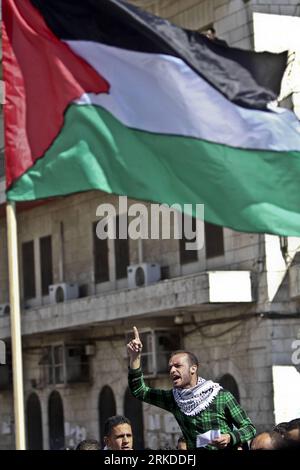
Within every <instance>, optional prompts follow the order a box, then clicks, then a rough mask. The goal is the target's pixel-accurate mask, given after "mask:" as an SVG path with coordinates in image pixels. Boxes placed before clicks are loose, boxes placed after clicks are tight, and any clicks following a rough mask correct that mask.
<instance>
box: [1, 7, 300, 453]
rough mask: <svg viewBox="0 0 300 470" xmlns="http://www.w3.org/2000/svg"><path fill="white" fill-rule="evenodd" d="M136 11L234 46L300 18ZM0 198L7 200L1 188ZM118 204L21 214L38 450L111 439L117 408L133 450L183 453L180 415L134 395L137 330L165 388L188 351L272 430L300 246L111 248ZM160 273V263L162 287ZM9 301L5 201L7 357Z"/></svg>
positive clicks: (223, 233) (208, 236)
mask: <svg viewBox="0 0 300 470" xmlns="http://www.w3.org/2000/svg"><path fill="white" fill-rule="evenodd" d="M132 3H135V4H137V5H140V6H143V7H144V8H147V9H149V11H152V12H154V13H156V14H158V15H160V16H163V17H166V18H169V19H170V20H171V21H173V22H175V23H177V24H180V25H182V26H184V27H189V28H192V29H197V30H202V29H204V28H206V27H208V26H210V25H213V26H214V27H215V29H216V30H217V33H218V35H219V36H220V37H221V38H222V39H225V40H226V41H227V42H228V43H229V44H230V45H234V46H237V47H245V48H249V47H253V26H252V12H253V11H261V12H267V13H276V14H278V13H279V14H290V15H296V14H299V13H300V11H299V9H298V10H297V1H285V2H284V1H279V0H277V1H274V0H273V1H267V0H265V1H263V2H262V1H258V0H257V1H254V0H250V1H242V0H231V1H227V0H205V1H200V0H181V1H176V0H175V1H169V0H161V1H152V0H145V1H133V2H132ZM2 185H3V182H2ZM2 188H3V186H2ZM0 197H1V198H2V199H0V201H1V202H3V200H4V193H3V189H2V192H1V196H0ZM108 202H109V203H112V204H113V205H114V206H115V207H116V208H117V213H118V203H119V201H118V198H117V197H115V196H110V195H107V194H104V193H101V192H96V191H91V192H89V193H85V194H77V195H72V196H69V197H64V198H57V199H55V200H52V201H48V202H47V203H46V204H35V205H33V204H26V205H23V206H20V207H19V208H18V237H19V238H18V242H19V253H20V256H19V259H20V279H21V298H22V334H23V336H22V346H23V368H24V394H25V415H26V431H27V446H28V448H43V449H49V448H52V449H55V448H56V449H57V448H62V447H63V448H65V447H69V448H72V447H74V446H76V444H77V443H78V442H79V441H80V440H82V439H84V438H86V437H90V438H96V439H101V438H102V437H103V436H102V432H103V423H104V420H105V418H106V417H107V416H109V415H111V414H116V413H117V414H126V415H127V416H129V417H130V418H131V419H132V421H133V425H134V430H135V441H136V447H150V448H153V449H158V448H164V447H175V443H176V440H177V437H178V436H179V434H180V430H179V428H178V426H177V424H176V422H175V421H174V419H173V418H172V416H170V415H169V414H168V413H165V412H164V411H162V410H160V409H158V408H155V407H152V406H149V405H146V404H141V403H140V402H138V401H136V400H135V399H133V398H132V397H131V396H130V394H129V393H128V390H127V362H128V361H127V356H126V348H125V344H126V339H127V337H128V336H127V335H128V333H129V332H130V330H131V329H132V326H133V325H136V326H137V327H138V328H139V330H140V331H141V333H142V335H143V341H144V345H145V348H144V351H145V356H144V361H145V362H144V366H145V370H146V372H147V379H146V380H147V383H149V384H150V385H151V386H154V387H159V388H168V387H169V386H170V384H169V380H168V375H167V370H166V364H167V362H166V360H167V356H168V353H169V352H170V351H171V350H174V349H178V348H184V349H188V350H191V351H193V352H194V353H195V354H196V355H197V356H198V357H199V360H200V365H201V366H200V373H201V375H202V376H203V377H205V378H212V379H214V380H216V381H220V382H221V383H222V384H223V385H224V387H227V388H229V389H230V390H231V391H232V392H233V393H234V394H235V396H236V397H237V399H238V400H239V401H240V403H241V405H242V406H243V407H244V408H245V409H246V410H247V412H248V414H249V415H250V417H251V419H252V420H253V422H254V424H255V425H256V427H257V429H258V430H262V429H265V428H270V427H271V426H273V424H274V422H275V414H274V413H275V411H276V410H275V398H274V397H275V393H276V390H275V385H274V384H275V382H274V371H275V368H276V367H280V366H282V367H287V368H290V367H292V368H295V367H297V360H296V361H295V360H293V353H295V347H294V346H295V341H297V339H299V338H298V336H299V335H300V314H299V312H300V311H299V299H300V277H299V276H298V250H299V243H300V240H299V239H296V238H290V239H286V238H283V237H276V236H271V235H263V234H247V233H238V232H235V231H233V230H230V229H227V228H220V227H215V226H212V225H209V224H206V226H205V231H204V234H205V237H204V246H203V248H202V249H200V250H199V251H198V252H193V253H192V254H187V252H186V251H185V250H184V248H183V246H182V244H181V243H180V242H179V240H175V239H169V240H163V239H160V240H143V242H142V243H140V242H139V241H138V240H128V242H127V241H124V240H120V241H114V240H109V241H108V242H102V243H101V242H99V240H98V241H97V239H96V237H95V227H96V226H95V224H96V223H97V222H98V221H99V217H97V215H96V210H97V207H98V206H99V205H100V204H102V203H108ZM134 202H136V201H128V204H130V203H134ZM147 207H149V204H148V205H147ZM151 265H159V266H160V267H161V272H160V276H159V278H155V279H156V281H155V282H153V283H152V282H151V276H152V275H153V276H155V274H153V273H154V271H152V270H151V269H152V268H151ZM127 266H133V267H134V269H135V270H136V269H137V266H140V267H141V268H142V271H143V273H144V275H145V276H146V280H145V279H144V281H145V284H144V282H143V279H142V280H141V278H139V277H138V276H136V277H132V278H130V279H131V280H130V281H129V280H128V279H129V278H128V274H127ZM299 269H300V268H299ZM134 272H135V273H136V271H134ZM149 273H150V274H149ZM151 273H152V274H151ZM148 275H149V278H148V281H147V276H148ZM139 284H142V285H141V286H140V285H139ZM49 285H53V286H54V290H53V291H52V293H51V294H49V290H48V286H49ZM62 291H63V292H62ZM62 293H63V294H64V296H65V300H64V301H61V300H62V298H60V296H61V294H62ZM8 301H9V296H8V272H7V240H6V220H5V211H4V208H3V205H2V206H1V212H0V304H1V306H2V310H1V312H0V313H1V314H0V338H1V339H4V340H5V341H6V343H7V345H8V349H9V337H10V318H9V315H7V313H6V312H5V309H4V306H5V305H6V304H7V303H8ZM299 337H300V336H299ZM296 352H297V351H296ZM294 356H295V355H294ZM299 362H300V361H299ZM295 370H297V369H295ZM0 374H1V376H0V448H1V449H9V448H14V418H13V396H12V387H11V377H10V375H11V369H10V365H9V354H8V365H7V366H6V367H5V368H3V366H0ZM298 375H299V374H298Z"/></svg>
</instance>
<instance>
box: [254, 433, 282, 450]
mask: <svg viewBox="0 0 300 470" xmlns="http://www.w3.org/2000/svg"><path fill="white" fill-rule="evenodd" d="M262 434H266V435H268V436H269V437H270V440H271V446H272V450H283V449H287V448H288V447H289V442H288V441H287V440H286V439H285V438H284V436H283V435H282V434H280V433H279V432H277V431H264V432H261V433H260V434H257V435H256V436H255V437H254V439H252V441H251V446H250V449H251V450H265V448H264V447H257V448H256V449H253V442H254V441H255V440H256V439H257V438H258V437H260V436H261V435H262Z"/></svg>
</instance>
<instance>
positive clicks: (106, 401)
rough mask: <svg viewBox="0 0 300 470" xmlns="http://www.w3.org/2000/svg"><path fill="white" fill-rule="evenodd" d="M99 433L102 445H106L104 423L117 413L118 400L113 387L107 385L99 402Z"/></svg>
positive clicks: (101, 393) (100, 395)
mask: <svg viewBox="0 0 300 470" xmlns="http://www.w3.org/2000/svg"><path fill="white" fill-rule="evenodd" d="M98 414H99V435H100V442H101V445H102V446H104V424H105V421H106V420H107V418H109V417H110V416H115V414H116V400H115V396H114V392H113V391H112V389H111V388H110V387H109V386H108V385H105V386H104V387H103V388H102V390H101V392H100V394H99V402H98Z"/></svg>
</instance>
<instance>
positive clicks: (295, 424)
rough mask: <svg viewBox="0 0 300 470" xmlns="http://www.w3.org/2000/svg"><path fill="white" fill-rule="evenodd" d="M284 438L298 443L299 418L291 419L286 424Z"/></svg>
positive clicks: (299, 432) (299, 440) (299, 435)
mask: <svg viewBox="0 0 300 470" xmlns="http://www.w3.org/2000/svg"><path fill="white" fill-rule="evenodd" d="M285 437H286V438H287V439H290V440H292V441H298V442H300V418H297V419H292V421H289V422H288V423H286V428H285Z"/></svg>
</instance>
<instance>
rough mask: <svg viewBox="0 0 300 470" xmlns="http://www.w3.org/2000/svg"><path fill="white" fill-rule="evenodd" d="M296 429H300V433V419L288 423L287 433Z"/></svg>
mask: <svg viewBox="0 0 300 470" xmlns="http://www.w3.org/2000/svg"><path fill="white" fill-rule="evenodd" d="M294 429H299V431H300V418H296V419H292V420H291V421H289V422H288V423H286V431H293V430H294Z"/></svg>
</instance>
